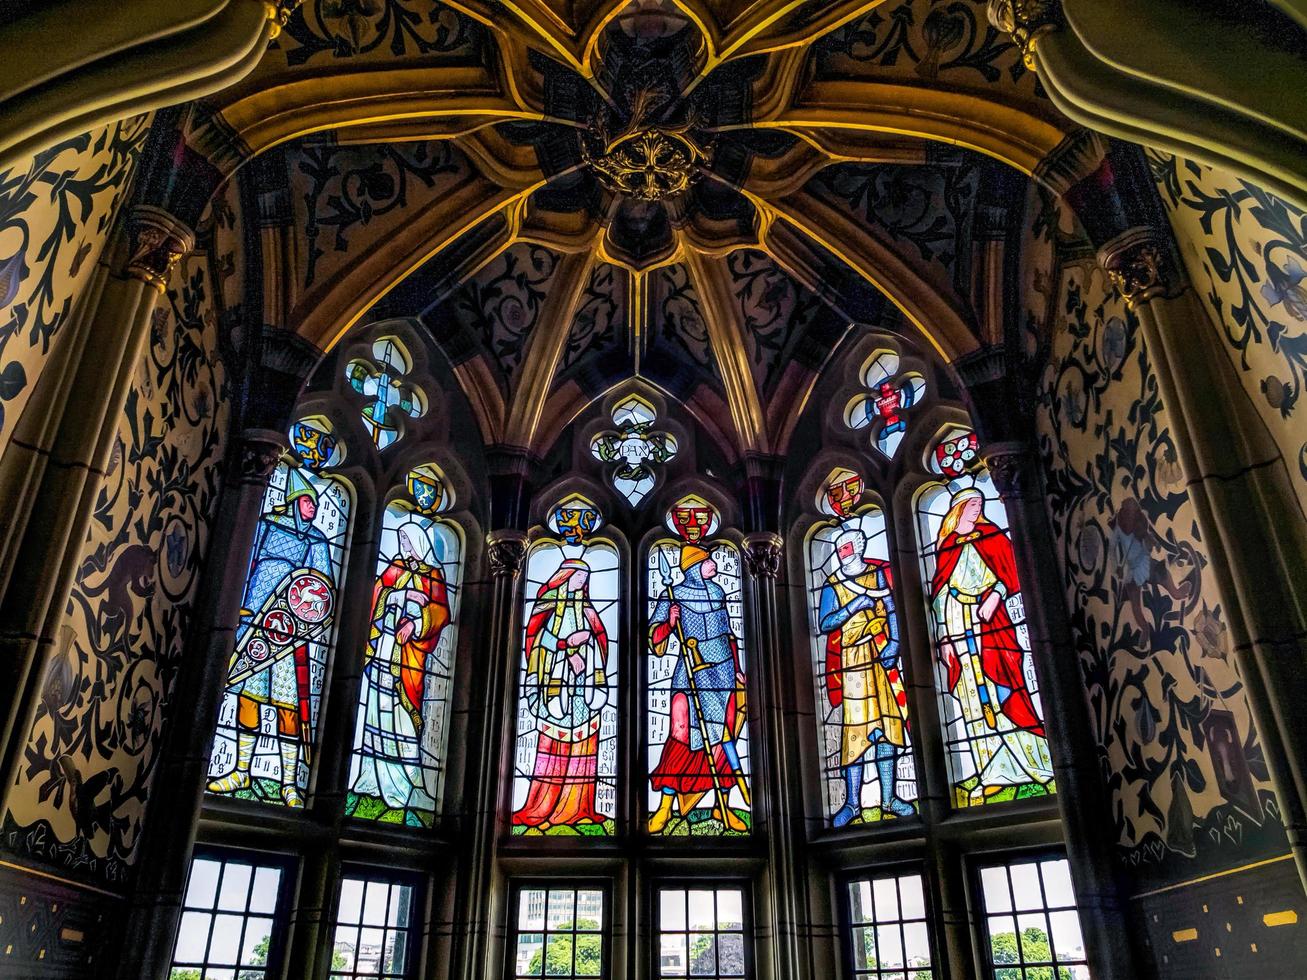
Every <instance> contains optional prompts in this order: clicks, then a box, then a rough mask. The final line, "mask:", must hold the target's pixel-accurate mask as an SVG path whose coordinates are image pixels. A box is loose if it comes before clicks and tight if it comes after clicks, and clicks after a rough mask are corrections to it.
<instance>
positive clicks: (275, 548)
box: [209, 463, 335, 807]
mask: <svg viewBox="0 0 1307 980" xmlns="http://www.w3.org/2000/svg"><path fill="white" fill-rule="evenodd" d="M281 465H283V466H285V465H286V464H284V463H283V464H281ZM317 514H318V492H317V490H316V489H315V488H314V486H313V484H312V483H311V482H310V481H309V480H308V478H307V477H305V476H304V475H303V474H301V473H300V472H299V471H298V470H295V469H288V472H287V474H286V497H285V501H284V503H283V504H282V505H280V506H277V507H274V508H272V509H271V510H270V511H268V512H266V513H265V514H264V515H263V516H262V517H261V518H260V519H259V524H258V529H257V530H256V532H255V537H254V549H253V551H252V557H251V559H250V573H249V575H248V576H247V577H246V580H245V597H244V601H243V602H242V606H243V608H242V609H241V622H240V626H239V627H238V628H237V632H236V647H235V652H234V653H233V654H232V659H231V664H230V666H229V668H228V678H229V681H228V687H227V691H228V693H230V694H235V695H236V723H237V733H236V762H235V766H234V768H233V769H232V770H231V771H230V772H229V773H227V774H226V775H223V776H220V777H219V778H217V779H214V780H213V781H212V782H210V783H209V790H210V792H214V793H233V792H235V791H236V790H240V789H244V788H245V787H247V786H249V784H250V762H251V761H252V760H253V758H254V746H255V742H256V741H257V738H258V732H259V724H260V714H261V713H262V711H263V709H265V708H271V709H272V710H273V711H275V712H276V716H277V734H278V742H279V744H280V750H281V798H282V801H283V802H284V803H285V804H286V805H287V806H292V807H298V806H303V805H304V797H303V793H302V790H301V787H300V778H299V777H300V772H299V770H300V755H301V750H302V749H303V747H304V746H305V745H307V743H308V740H309V738H310V735H311V733H310V732H309V730H308V728H309V719H310V696H311V692H310V690H309V686H310V685H309V650H308V646H309V641H308V640H307V639H306V638H302V637H296V638H295V639H294V641H293V642H291V643H290V644H289V645H285V646H284V647H280V648H279V649H278V650H277V652H275V653H273V654H272V655H270V656H268V657H267V658H266V659H263V660H261V661H259V660H257V659H256V658H254V657H252V656H251V655H250V650H251V649H252V648H257V647H256V644H255V643H254V642H252V641H253V640H254V639H255V637H254V636H253V635H252V634H253V632H254V631H256V629H257V628H259V624H262V623H264V621H265V616H266V615H267V613H268V612H269V611H270V610H274V609H276V608H278V607H284V606H285V605H286V599H287V595H286V593H287V590H288V589H289V587H290V585H291V581H292V577H293V574H294V573H295V572H297V571H302V570H305V569H309V570H313V571H317V572H321V573H322V574H323V575H324V576H325V577H326V579H327V581H328V582H329V583H330V582H334V581H335V571H334V569H333V568H332V563H331V549H330V546H329V544H328V541H327V536H326V535H325V534H323V533H322V529H321V528H319V527H317V526H316V525H315V524H314V523H313V522H314V519H315V518H316V517H317ZM328 598H329V600H330V598H331V597H328ZM332 604H333V605H334V603H332ZM262 648H264V649H266V648H267V646H266V644H265V645H264V646H263V647H262Z"/></svg>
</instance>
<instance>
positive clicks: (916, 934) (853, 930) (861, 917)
mask: <svg viewBox="0 0 1307 980" xmlns="http://www.w3.org/2000/svg"><path fill="white" fill-rule="evenodd" d="M848 899H849V932H848V941H849V945H850V948H851V951H852V954H853V976H854V977H855V980H905V971H906V978H907V980H932V978H933V977H934V976H935V973H934V970H933V969H932V966H931V962H932V958H931V951H930V932H929V930H928V929H927V926H926V893H925V889H924V888H923V881H922V877H921V875H919V874H899V875H894V874H890V875H877V876H876V877H874V878H864V879H862V880H859V881H850V882H849V884H848Z"/></svg>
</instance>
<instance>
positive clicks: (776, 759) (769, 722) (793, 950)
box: [744, 531, 812, 980]
mask: <svg viewBox="0 0 1307 980" xmlns="http://www.w3.org/2000/svg"><path fill="white" fill-rule="evenodd" d="M783 547H784V542H783V541H782V539H781V537H780V535H778V534H775V533H773V532H771V531H759V532H755V533H752V534H748V535H746V536H745V538H744V564H745V567H746V568H747V569H748V572H749V584H750V588H749V590H748V592H747V599H748V614H749V635H748V638H747V639H748V645H749V652H750V653H751V655H752V656H751V664H750V669H749V673H751V674H752V675H753V676H754V677H756V678H757V679H758V681H760V682H761V683H760V684H759V685H758V686H759V687H761V689H762V691H763V698H762V703H763V712H762V714H761V717H759V715H758V713H756V712H754V713H753V715H754V718H755V719H756V721H755V724H757V728H756V729H755V738H756V739H757V742H756V743H755V744H757V745H758V746H759V748H761V750H762V751H761V752H760V753H759V754H758V755H759V757H760V761H761V762H762V765H761V766H760V767H759V769H760V770H761V773H760V774H761V775H762V776H763V785H764V786H765V787H766V792H765V793H755V794H754V797H753V818H754V831H755V833H756V832H758V831H759V830H760V829H765V832H766V834H767V851H768V857H769V864H770V869H769V884H770V890H771V895H770V902H769V904H770V906H771V910H772V914H773V915H774V917H775V921H774V922H772V923H771V926H772V928H771V929H770V930H769V932H770V939H771V946H772V949H771V955H772V969H773V976H775V977H776V978H778V980H779V978H794V980H799V978H803V977H810V976H812V957H811V955H810V953H809V951H808V950H809V946H810V944H811V942H812V915H811V910H810V908H809V903H808V886H807V875H806V873H805V861H804V845H805V843H806V840H805V827H804V813H803V803H802V800H803V791H804V783H803V772H802V769H801V760H802V755H801V751H802V750H801V748H800V743H799V733H798V726H799V725H800V724H804V723H805V722H806V719H805V718H804V717H803V716H802V715H801V713H800V712H799V709H798V704H797V703H796V700H795V699H796V697H801V696H803V695H800V694H798V693H797V690H796V688H797V685H796V684H795V678H794V671H793V656H792V653H791V651H790V650H789V649H788V648H787V645H786V644H785V642H784V639H783V638H784V637H785V636H786V635H787V633H786V631H785V624H784V614H783V612H782V610H781V600H780V595H779V593H780V584H779V579H780V574H781V553H782V549H783ZM758 736H761V737H760V738H759V737H758ZM757 774H759V773H757V772H756V773H755V776H756V775H757ZM757 782H758V781H757V780H756V778H755V781H754V784H755V786H756V785H757Z"/></svg>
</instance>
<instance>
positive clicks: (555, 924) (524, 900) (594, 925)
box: [512, 888, 605, 980]
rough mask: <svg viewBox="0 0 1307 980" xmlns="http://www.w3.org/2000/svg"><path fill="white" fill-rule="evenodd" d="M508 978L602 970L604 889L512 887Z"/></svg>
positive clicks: (570, 979) (570, 978) (570, 977)
mask: <svg viewBox="0 0 1307 980" xmlns="http://www.w3.org/2000/svg"><path fill="white" fill-rule="evenodd" d="M513 921H515V922H516V923H517V935H516V936H515V938H514V944H513V946H512V949H513V950H514V954H513V977H515V978H526V977H560V978H565V980H575V978H577V977H599V976H602V975H603V972H604V955H605V934H604V925H605V923H604V892H603V891H601V890H600V889H596V888H587V889H575V888H551V889H549V890H548V891H546V890H545V889H542V888H523V889H521V890H519V891H518V892H517V910H516V913H515V916H514V919H513Z"/></svg>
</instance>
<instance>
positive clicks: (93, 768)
mask: <svg viewBox="0 0 1307 980" xmlns="http://www.w3.org/2000/svg"><path fill="white" fill-rule="evenodd" d="M223 214H224V209H219V208H215V209H214V211H213V212H212V215H213V217H212V218H211V219H210V220H211V221H213V222H215V223H216V227H212V229H211V232H212V234H213V236H214V240H215V241H216V242H217V243H218V244H217V246H216V248H215V251H216V252H217V253H218V257H219V261H218V262H217V263H216V266H215V264H214V263H212V262H211V260H210V258H209V257H208V256H207V255H205V254H204V253H203V252H196V253H194V254H192V255H191V256H189V257H187V258H186V259H184V260H183V261H182V262H180V263H178V265H177V267H176V268H175V270H174V272H173V275H172V279H171V281H170V283H169V286H168V290H167V293H166V295H165V296H164V297H162V298H161V299H160V302H159V306H158V308H157V309H156V311H155V316H154V321H153V323H152V324H151V329H150V336H149V339H148V341H147V344H146V348H145V353H144V356H143V359H142V361H141V364H140V365H139V367H138V368H137V371H136V376H135V379H134V383H133V387H132V390H131V393H130V394H129V396H128V399H127V404H126V407H125V409H124V412H123V416H122V419H121V420H120V422H119V426H118V436H117V440H116V443H115V445H114V449H113V455H112V459H111V461H110V465H109V475H108V478H107V480H106V482H105V485H104V487H103V488H102V490H101V493H100V495H99V498H98V499H97V501H96V504H95V511H94V514H93V517H92V520H91V527H90V531H89V533H88V536H87V541H86V545H85V550H84V552H83V558H82V560H81V563H80V566H79V570H78V574H77V578H76V581H75V583H74V587H73V592H72V596H71V599H70V601H69V604H68V611H67V618H66V620H65V623H64V625H63V627H62V629H61V634H60V640H59V642H58V643H57V645H56V648H55V650H54V651H53V654H52V656H51V659H50V662H49V665H48V667H47V669H46V673H45V677H44V682H43V684H44V686H43V689H42V691H41V694H40V702H39V705H38V707H37V714H36V718H35V722H34V724H33V727H32V729H31V732H30V733H29V735H28V739H27V746H26V748H25V750H24V753H23V756H22V760H21V763H20V769H19V775H18V782H17V786H16V788H15V790H14V792H13V794H12V796H11V803H10V808H9V810H8V811H7V812H6V813H5V816H4V827H3V844H4V846H5V848H6V849H7V850H9V851H12V852H16V853H19V854H23V855H26V856H29V857H32V858H36V859H38V860H42V861H44V862H47V863H50V864H53V865H56V866H60V867H62V868H63V869H65V870H67V871H70V872H74V873H76V874H78V875H79V876H81V877H86V878H93V879H97V880H100V881H103V882H108V883H111V884H113V883H122V882H124V881H125V880H126V878H127V876H128V874H129V873H130V866H131V864H132V862H133V861H134V860H135V857H136V847H137V843H138V841H139V836H140V832H141V826H142V821H143V818H144V814H145V806H146V800H147V797H148V795H149V791H150V781H151V778H152V776H153V773H154V770H155V767H156V765H157V763H158V747H159V734H160V730H161V726H162V723H163V715H164V710H165V705H166V704H167V701H168V698H169V694H170V691H171V688H172V684H173V681H174V679H175V677H176V673H177V670H178V666H179V660H180V658H181V655H182V649H183V643H184V641H185V638H186V636H187V633H188V627H189V622H190V613H191V608H192V604H193V602H194V599H195V588H196V584H197V581H198V579H199V573H200V570H201V568H202V565H203V560H204V556H205V552H206V549H207V546H208V542H209V535H210V530H209V527H208V517H209V515H210V514H212V513H213V511H214V509H215V507H216V505H217V498H218V489H219V466H218V464H219V462H220V460H221V459H222V455H223V439H224V434H225V432H226V419H227V411H228V407H227V406H228V392H227V375H226V371H225V369H224V368H223V365H222V363H221V361H220V360H219V359H217V358H216V356H215V353H216V348H217V344H218V318H217V315H216V313H215V302H214V297H215V293H216V291H217V290H218V289H220V288H221V287H220V285H219V284H218V283H217V281H216V276H215V275H214V274H213V272H212V269H213V268H215V267H221V266H222V265H223V263H222V256H223V255H224V254H227V253H230V252H231V251H233V250H234V248H235V242H234V239H233V236H232V235H231V229H230V227H229V226H227V225H225V222H226V219H225V218H223V217H222V215H223ZM209 233H210V229H204V228H202V229H201V231H200V237H201V239H202V240H203V239H204V238H206V237H208V235H209Z"/></svg>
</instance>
